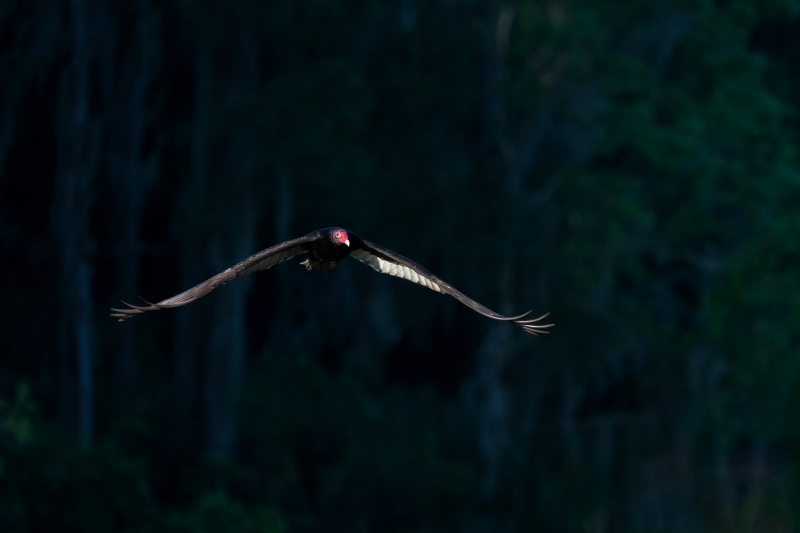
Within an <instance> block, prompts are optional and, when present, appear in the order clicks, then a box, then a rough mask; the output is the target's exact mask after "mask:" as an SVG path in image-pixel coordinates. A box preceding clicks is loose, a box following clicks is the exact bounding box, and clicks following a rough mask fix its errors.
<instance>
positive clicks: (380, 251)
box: [111, 227, 552, 335]
mask: <svg viewBox="0 0 800 533" xmlns="http://www.w3.org/2000/svg"><path fill="white" fill-rule="evenodd" d="M304 253H308V257H307V258H306V259H305V260H304V261H302V262H301V264H302V265H304V266H305V267H306V269H307V270H320V271H323V272H332V271H334V270H336V267H337V265H338V264H339V262H340V261H342V260H343V259H345V258H346V257H347V256H351V257H353V258H355V259H358V260H359V261H361V262H362V263H365V264H367V265H369V266H371V267H372V268H374V269H375V270H377V271H378V272H381V273H383V274H389V275H390V276H395V277H398V278H401V279H407V280H409V281H412V282H414V283H416V284H418V285H422V286H423V287H426V288H428V289H431V290H433V291H436V292H440V293H443V294H449V295H450V296H452V297H454V298H455V299H457V300H458V301H459V302H461V303H462V304H464V305H466V306H467V307H469V308H471V309H473V310H474V311H476V312H478V313H480V314H482V315H483V316H486V317H489V318H493V319H495V320H503V321H508V322H511V323H512V324H514V325H515V326H518V327H520V328H522V329H524V330H525V331H526V332H527V333H531V334H533V335H536V334H537V333H547V331H544V328H547V327H550V326H552V324H536V322H538V321H539V320H541V319H542V318H544V316H547V315H544V316H542V317H539V318H537V319H533V320H522V318H523V317H525V315H527V314H528V313H525V314H523V315H519V316H504V315H501V314H499V313H496V312H494V311H492V310H491V309H489V308H487V307H485V306H483V305H481V304H479V303H478V302H476V301H475V300H473V299H472V298H469V297H468V296H466V295H465V294H463V293H462V292H460V291H458V290H457V289H455V288H454V287H453V286H452V285H450V284H449V283H447V282H445V281H443V280H442V279H440V278H438V277H437V276H436V275H434V274H433V273H431V272H430V271H428V270H427V269H425V268H424V267H422V266H420V265H418V264H417V263H415V262H413V261H411V260H410V259H406V258H405V257H403V256H401V255H399V254H396V253H394V252H392V251H391V250H389V249H388V248H384V247H383V246H379V245H377V244H374V243H372V242H369V241H366V240H364V239H362V238H361V237H359V236H358V235H356V234H354V233H351V232H348V231H346V230H344V229H342V228H335V227H334V228H325V229H321V230H317V231H313V232H311V233H309V234H308V235H305V236H303V237H300V238H298V239H293V240H290V241H285V242H282V243H280V244H276V245H275V246H271V247H270V248H267V249H265V250H262V251H260V252H258V253H257V254H254V255H252V256H250V257H248V258H247V259H245V260H244V261H241V262H240V263H237V264H236V265H234V266H232V267H231V268H229V269H227V270H225V271H224V272H221V273H219V274H217V275H216V276H214V277H212V278H210V279H208V280H206V281H204V282H203V283H200V284H199V285H196V286H195V287H192V288H191V289H189V290H187V291H184V292H182V293H180V294H178V295H175V296H173V297H172V298H167V299H166V300H162V301H160V302H158V303H154V304H150V305H146V306H139V305H131V304H125V305H127V306H128V307H127V308H125V309H112V311H115V313H114V314H112V315H111V316H114V317H117V318H118V319H119V321H120V322H122V321H124V320H125V319H127V318H130V317H131V316H134V315H138V314H141V313H144V312H147V311H157V310H159V309H171V308H173V307H180V306H182V305H186V304H188V303H190V302H193V301H195V300H197V299H198V298H200V297H202V296H205V295H206V294H208V293H209V292H211V291H212V290H214V289H216V288H217V287H218V286H219V285H221V284H223V283H225V282H227V281H230V280H232V279H235V278H237V277H239V276H241V275H243V274H249V273H251V272H256V271H258V270H264V269H267V268H270V267H272V266H275V265H277V264H278V263H280V262H282V261H286V260H287V259H291V258H292V257H295V256H298V255H301V254H304ZM529 312H530V311H529Z"/></svg>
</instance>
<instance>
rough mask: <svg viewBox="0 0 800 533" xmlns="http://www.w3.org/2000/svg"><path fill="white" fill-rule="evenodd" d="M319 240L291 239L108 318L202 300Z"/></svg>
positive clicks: (304, 249)
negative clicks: (168, 295) (162, 297)
mask: <svg viewBox="0 0 800 533" xmlns="http://www.w3.org/2000/svg"><path fill="white" fill-rule="evenodd" d="M317 237H318V232H315V233H309V234H308V235H306V236H305V237H300V238H299V239H294V240H291V241H286V242H282V243H280V244H276V245H275V246H271V247H269V248H267V249H266V250H261V251H260V252H258V253H257V254H254V255H251V256H250V257H248V258H247V259H245V260H244V261H241V262H239V263H237V264H235V265H234V266H232V267H231V268H229V269H228V270H226V271H225V272H220V273H219V274H217V275H216V276H214V277H213V278H210V279H207V280H205V281H204V282H203V283H200V284H199V285H195V286H194V287H192V288H191V289H189V290H188V291H184V292H182V293H180V294H176V295H175V296H173V297H172V298H167V299H166V300H161V301H160V302H158V303H154V304H150V305H132V304H129V303H127V302H122V303H124V304H125V305H127V306H128V307H127V308H124V309H114V308H112V309H111V310H112V311H115V312H114V313H113V314H112V315H111V316H113V317H117V318H118V319H119V321H120V322H122V321H124V320H125V319H127V318H130V317H132V316H135V315H139V314H141V313H144V312H146V311H158V310H159V309H172V308H173V307H180V306H182V305H186V304H188V303H191V302H193V301H195V300H197V299H198V298H201V297H203V296H205V295H206V294H208V293H209V292H211V291H213V290H214V289H216V288H217V287H219V286H220V285H222V284H223V283H226V282H228V281H230V280H232V279H234V278H238V277H239V276H241V275H242V274H249V273H251V272H256V271H258V270H264V269H267V268H270V267H272V266H275V265H277V264H278V263H280V262H281V261H286V260H287V259H291V258H292V257H294V256H296V255H300V254H302V253H304V252H307V251H308V250H309V248H310V245H311V242H312V241H314V240H315V239H316V238H317Z"/></svg>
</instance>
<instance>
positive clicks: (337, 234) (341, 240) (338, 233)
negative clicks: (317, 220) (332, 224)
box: [331, 228, 350, 246]
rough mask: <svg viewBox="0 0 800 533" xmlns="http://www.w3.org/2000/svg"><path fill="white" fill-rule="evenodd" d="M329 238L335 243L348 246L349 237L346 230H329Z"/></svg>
mask: <svg viewBox="0 0 800 533" xmlns="http://www.w3.org/2000/svg"><path fill="white" fill-rule="evenodd" d="M331 238H332V239H333V242H335V243H336V244H344V245H346V246H350V239H349V238H348V237H347V232H346V231H345V230H343V229H341V228H336V229H333V230H331Z"/></svg>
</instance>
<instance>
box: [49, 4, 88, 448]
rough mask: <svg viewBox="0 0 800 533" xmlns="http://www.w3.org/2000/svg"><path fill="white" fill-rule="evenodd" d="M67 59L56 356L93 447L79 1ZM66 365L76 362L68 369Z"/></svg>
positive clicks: (83, 20)
mask: <svg viewBox="0 0 800 533" xmlns="http://www.w3.org/2000/svg"><path fill="white" fill-rule="evenodd" d="M70 18H71V26H70V34H71V35H70V37H71V43H70V44H71V56H70V60H69V63H68V65H67V66H66V68H65V70H64V73H63V76H62V79H61V84H60V93H59V106H58V175H57V177H56V185H55V197H54V199H53V220H52V222H53V232H54V234H55V237H56V238H55V242H56V246H57V253H58V258H59V261H58V263H59V267H60V272H59V278H60V279H59V282H60V283H59V286H60V288H61V290H60V293H59V299H60V307H61V309H60V315H61V316H60V320H58V328H59V345H58V352H59V353H58V357H59V360H60V361H61V363H60V365H59V366H60V368H61V369H62V376H61V378H62V398H63V401H64V405H65V410H66V413H65V415H66V418H67V421H68V423H69V424H70V425H74V426H76V427H77V431H78V433H79V436H80V441H81V445H82V447H83V449H84V450H86V451H89V450H90V449H91V447H92V425H93V405H92V398H93V393H94V374H93V368H92V361H93V355H94V328H93V323H92V294H91V281H92V268H91V262H90V258H89V248H90V234H89V208H90V196H91V195H90V184H91V181H92V174H93V167H94V163H95V157H96V153H97V150H96V149H95V148H96V142H95V140H96V138H95V137H94V135H93V131H92V129H91V128H90V124H89V87H88V75H89V72H88V70H89V47H88V44H87V28H86V25H87V14H86V7H85V4H84V0H72V2H71V4H70ZM71 361H74V363H75V371H74V373H73V371H72V364H71Z"/></svg>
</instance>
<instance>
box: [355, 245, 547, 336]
mask: <svg viewBox="0 0 800 533" xmlns="http://www.w3.org/2000/svg"><path fill="white" fill-rule="evenodd" d="M349 236H350V243H351V244H350V249H351V251H350V255H351V256H352V257H353V258H354V259H358V260H359V261H361V262H362V263H364V264H367V265H369V266H371V267H372V268H374V269H375V270H377V271H378V272H380V273H382V274H389V275H390V276H395V277H398V278H400V279H407V280H409V281H412V282H414V283H416V284H418V285H422V286H423V287H427V288H429V289H431V290H434V291H436V292H440V293H442V294H449V295H450V296H452V297H453V298H455V299H456V300H458V301H459V302H461V303H462V304H464V305H466V306H467V307H469V308H470V309H472V310H473V311H476V312H478V313H480V314H482V315H483V316H485V317H488V318H492V319H494V320H503V321H506V322H511V323H512V324H514V325H515V326H517V327H520V328H522V329H523V330H525V331H526V332H527V333H530V334H532V335H536V334H538V333H549V332H548V331H546V329H545V328H549V327H551V326H553V324H539V323H538V322H539V321H540V320H542V319H544V318H545V317H546V316H547V314H545V315H542V316H540V317H539V318H534V319H528V320H522V319H523V318H525V317H526V316H527V315H528V314H529V313H530V311H528V312H527V313H523V314H521V315H518V316H505V315H501V314H500V313H497V312H495V311H492V310H491V309H489V308H488V307H486V306H485V305H483V304H481V303H478V302H476V301H475V300H473V299H472V298H470V297H469V296H467V295H465V294H464V293H463V292H461V291H459V290H458V289H456V288H455V287H453V286H452V285H450V284H449V283H447V282H446V281H444V280H442V279H441V278H439V277H438V276H436V275H435V274H433V273H432V272H431V271H429V270H428V269H426V268H425V267H423V266H421V265H419V264H417V263H415V262H414V261H412V260H410V259H408V258H406V257H403V256H402V255H400V254H398V253H395V252H393V251H391V250H389V249H388V248H384V247H383V246H380V245H378V244H375V243H373V242H370V241H367V240H364V239H362V238H361V237H359V236H358V235H355V234H353V233H352V232H350V233H349ZM548 314H549V313H548Z"/></svg>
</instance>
